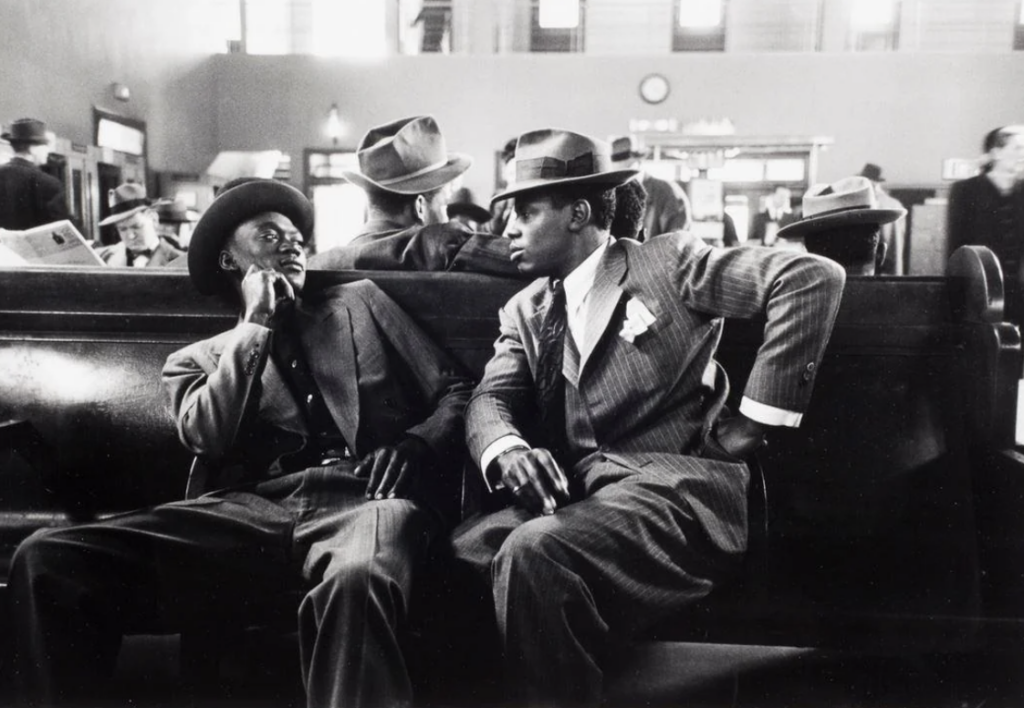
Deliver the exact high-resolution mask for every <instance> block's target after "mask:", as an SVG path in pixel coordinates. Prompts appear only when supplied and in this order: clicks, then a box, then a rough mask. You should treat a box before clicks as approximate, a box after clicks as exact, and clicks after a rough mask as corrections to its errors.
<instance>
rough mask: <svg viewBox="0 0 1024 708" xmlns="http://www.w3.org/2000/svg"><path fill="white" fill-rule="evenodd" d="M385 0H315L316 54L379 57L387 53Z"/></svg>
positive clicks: (314, 43) (314, 49)
mask: <svg viewBox="0 0 1024 708" xmlns="http://www.w3.org/2000/svg"><path fill="white" fill-rule="evenodd" d="M385 22H386V14H385V6H384V0H313V53H314V54H317V55H319V56H325V57H341V56H344V57H379V56H384V55H385V54H386V53H387V35H386V32H385V29H386V27H385Z"/></svg>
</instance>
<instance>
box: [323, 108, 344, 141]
mask: <svg viewBox="0 0 1024 708" xmlns="http://www.w3.org/2000/svg"><path fill="white" fill-rule="evenodd" d="M324 132H325V133H327V137H328V138H330V139H331V141H332V142H333V143H334V144H335V145H337V144H338V138H340V137H341V136H342V135H343V134H344V133H345V127H344V126H343V125H342V124H341V116H340V115H339V113H338V104H337V103H332V104H331V109H330V110H329V111H327V123H326V125H325V126H324Z"/></svg>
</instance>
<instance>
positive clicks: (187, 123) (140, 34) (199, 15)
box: [0, 0, 224, 171]
mask: <svg viewBox="0 0 1024 708" xmlns="http://www.w3.org/2000/svg"><path fill="white" fill-rule="evenodd" d="M214 5H216V2H213V3H211V2H209V0H174V2H160V1H154V0H145V2H140V1H139V0H2V3H0V67H2V70H0V122H2V123H3V124H5V125H6V124H8V123H10V121H12V120H14V119H16V118H24V117H33V118H39V119H42V120H44V121H46V123H47V125H48V126H49V128H50V129H51V130H53V131H54V132H55V133H57V135H59V136H60V137H63V138H68V139H70V140H71V141H73V142H76V143H81V144H85V145H91V144H93V143H94V136H93V130H94V127H93V117H92V109H93V106H99V107H101V108H105V109H107V110H110V111H112V112H114V113H118V114H120V115H123V116H126V117H129V118H135V119H139V120H145V121H146V123H147V129H148V133H149V147H148V158H149V166H150V167H151V168H154V169H173V170H185V171H197V170H202V169H205V168H206V166H207V165H208V164H209V162H210V161H211V160H212V156H213V155H215V154H216V152H217V145H216V132H215V129H216V111H215V110H214V109H213V107H212V105H211V104H212V99H213V96H214V93H213V86H214V74H213V65H212V63H211V61H210V55H211V54H212V53H213V52H214V51H217V49H219V48H221V47H223V44H224V40H223V38H222V37H221V38H218V37H216V36H215V35H214V34H213V29H214V28H213V23H211V22H210V18H211V8H212V6H214ZM115 81H118V82H121V83H123V84H126V85H127V86H128V88H129V89H130V91H131V99H130V100H129V101H128V102H127V103H124V102H120V101H117V100H115V99H114V97H113V94H112V91H111V84H112V83H113V82H115Z"/></svg>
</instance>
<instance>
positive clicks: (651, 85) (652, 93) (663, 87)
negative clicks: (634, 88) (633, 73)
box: [640, 74, 669, 103]
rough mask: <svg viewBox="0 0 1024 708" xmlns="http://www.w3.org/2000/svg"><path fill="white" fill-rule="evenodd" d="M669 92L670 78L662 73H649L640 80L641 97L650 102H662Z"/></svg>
mask: <svg viewBox="0 0 1024 708" xmlns="http://www.w3.org/2000/svg"><path fill="white" fill-rule="evenodd" d="M668 92H669V85H668V79H666V78H665V77H664V76H662V75H661V74H648V75H647V76H645V77H644V78H643V79H642V80H641V81H640V97H641V98H643V99H644V100H645V101H647V102H648V103H661V102H662V101H664V100H665V99H666V98H668Z"/></svg>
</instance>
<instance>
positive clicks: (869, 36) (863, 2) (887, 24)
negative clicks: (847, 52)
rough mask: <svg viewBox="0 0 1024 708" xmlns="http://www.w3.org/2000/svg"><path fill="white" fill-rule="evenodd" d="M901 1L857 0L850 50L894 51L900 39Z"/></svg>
mask: <svg viewBox="0 0 1024 708" xmlns="http://www.w3.org/2000/svg"><path fill="white" fill-rule="evenodd" d="M899 20H900V2H899V0H853V2H851V3H850V22H849V28H850V34H849V40H848V42H847V44H848V48H849V49H851V50H853V51H855V52H872V51H894V50H896V49H897V48H898V46H899V37H900V32H899V29H900V21H899Z"/></svg>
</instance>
